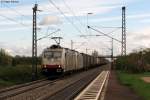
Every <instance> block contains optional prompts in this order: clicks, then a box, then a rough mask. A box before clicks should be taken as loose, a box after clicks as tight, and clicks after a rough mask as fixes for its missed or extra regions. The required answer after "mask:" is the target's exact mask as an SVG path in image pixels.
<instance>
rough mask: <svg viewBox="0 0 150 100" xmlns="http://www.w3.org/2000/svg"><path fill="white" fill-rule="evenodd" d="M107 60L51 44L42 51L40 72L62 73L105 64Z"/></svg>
mask: <svg viewBox="0 0 150 100" xmlns="http://www.w3.org/2000/svg"><path fill="white" fill-rule="evenodd" d="M106 63H107V60H106V59H103V58H99V57H94V56H91V55H88V54H84V53H79V52H78V51H75V50H71V49H68V48H63V47H61V46H59V45H52V46H51V47H49V48H46V49H44V51H43V53H42V65H41V67H42V72H43V73H44V74H46V75H51V74H63V73H67V72H73V71H78V70H87V69H89V68H92V67H95V66H99V65H102V64H106Z"/></svg>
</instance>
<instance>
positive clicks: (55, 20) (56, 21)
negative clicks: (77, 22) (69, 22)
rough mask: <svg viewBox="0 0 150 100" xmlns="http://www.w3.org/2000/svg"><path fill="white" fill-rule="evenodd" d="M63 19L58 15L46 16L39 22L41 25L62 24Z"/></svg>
mask: <svg viewBox="0 0 150 100" xmlns="http://www.w3.org/2000/svg"><path fill="white" fill-rule="evenodd" d="M60 23H61V21H60V19H59V18H58V17H56V16H46V17H45V18H44V19H43V20H42V21H41V22H40V23H39V24H40V25H56V24H60Z"/></svg>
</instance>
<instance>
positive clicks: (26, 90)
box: [0, 67, 103, 100]
mask: <svg viewBox="0 0 150 100" xmlns="http://www.w3.org/2000/svg"><path fill="white" fill-rule="evenodd" d="M102 70H103V67H99V68H95V69H91V70H89V71H84V72H81V73H78V74H74V75H71V76H69V77H64V78H60V79H56V80H53V81H50V80H41V81H39V82H34V83H27V84H25V85H23V86H17V87H12V88H8V89H5V90H0V100H52V99H51V98H53V97H54V99H53V100H69V99H70V98H73V97H74V96H75V95H77V93H79V91H81V89H83V88H85V86H86V85H87V84H89V83H90V82H91V81H92V80H93V79H94V78H95V77H96V76H98V74H99V73H100V71H102ZM87 80H88V81H87ZM85 82H86V83H85ZM78 86H81V87H79V88H78ZM69 91H71V92H69ZM68 92H69V93H70V94H69V95H68V96H66V95H67V94H66V93H68ZM61 93H62V94H61ZM63 93H64V94H63ZM56 96H58V97H61V98H59V99H57V97H56Z"/></svg>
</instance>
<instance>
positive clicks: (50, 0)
mask: <svg viewBox="0 0 150 100" xmlns="http://www.w3.org/2000/svg"><path fill="white" fill-rule="evenodd" d="M49 2H50V3H51V4H52V5H53V6H54V7H55V8H56V9H57V10H58V11H59V12H60V13H61V14H62V15H63V16H64V17H65V19H66V20H68V22H69V23H71V24H72V26H73V27H74V28H75V29H76V30H77V31H78V32H79V33H81V34H82V32H81V30H80V29H79V28H78V27H77V26H76V25H75V24H74V23H73V22H72V21H71V20H70V19H69V18H68V17H67V16H66V15H65V14H64V13H63V12H62V10H60V8H59V7H57V6H56V5H55V3H53V2H52V0H49Z"/></svg>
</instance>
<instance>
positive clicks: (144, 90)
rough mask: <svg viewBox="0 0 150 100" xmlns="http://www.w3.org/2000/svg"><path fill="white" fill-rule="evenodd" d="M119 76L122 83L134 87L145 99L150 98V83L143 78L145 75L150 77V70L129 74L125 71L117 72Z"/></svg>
mask: <svg viewBox="0 0 150 100" xmlns="http://www.w3.org/2000/svg"><path fill="white" fill-rule="evenodd" d="M117 75H118V78H119V80H120V82H121V84H123V85H126V86H129V87H130V88H132V89H134V91H136V92H137V94H138V95H139V96H141V97H143V98H144V99H145V100H150V95H149V93H150V84H149V83H146V82H144V81H143V80H142V79H141V78H142V77H145V76H149V77H150V72H149V73H148V72H147V73H141V74H129V73H126V72H123V71H118V72H117Z"/></svg>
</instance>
